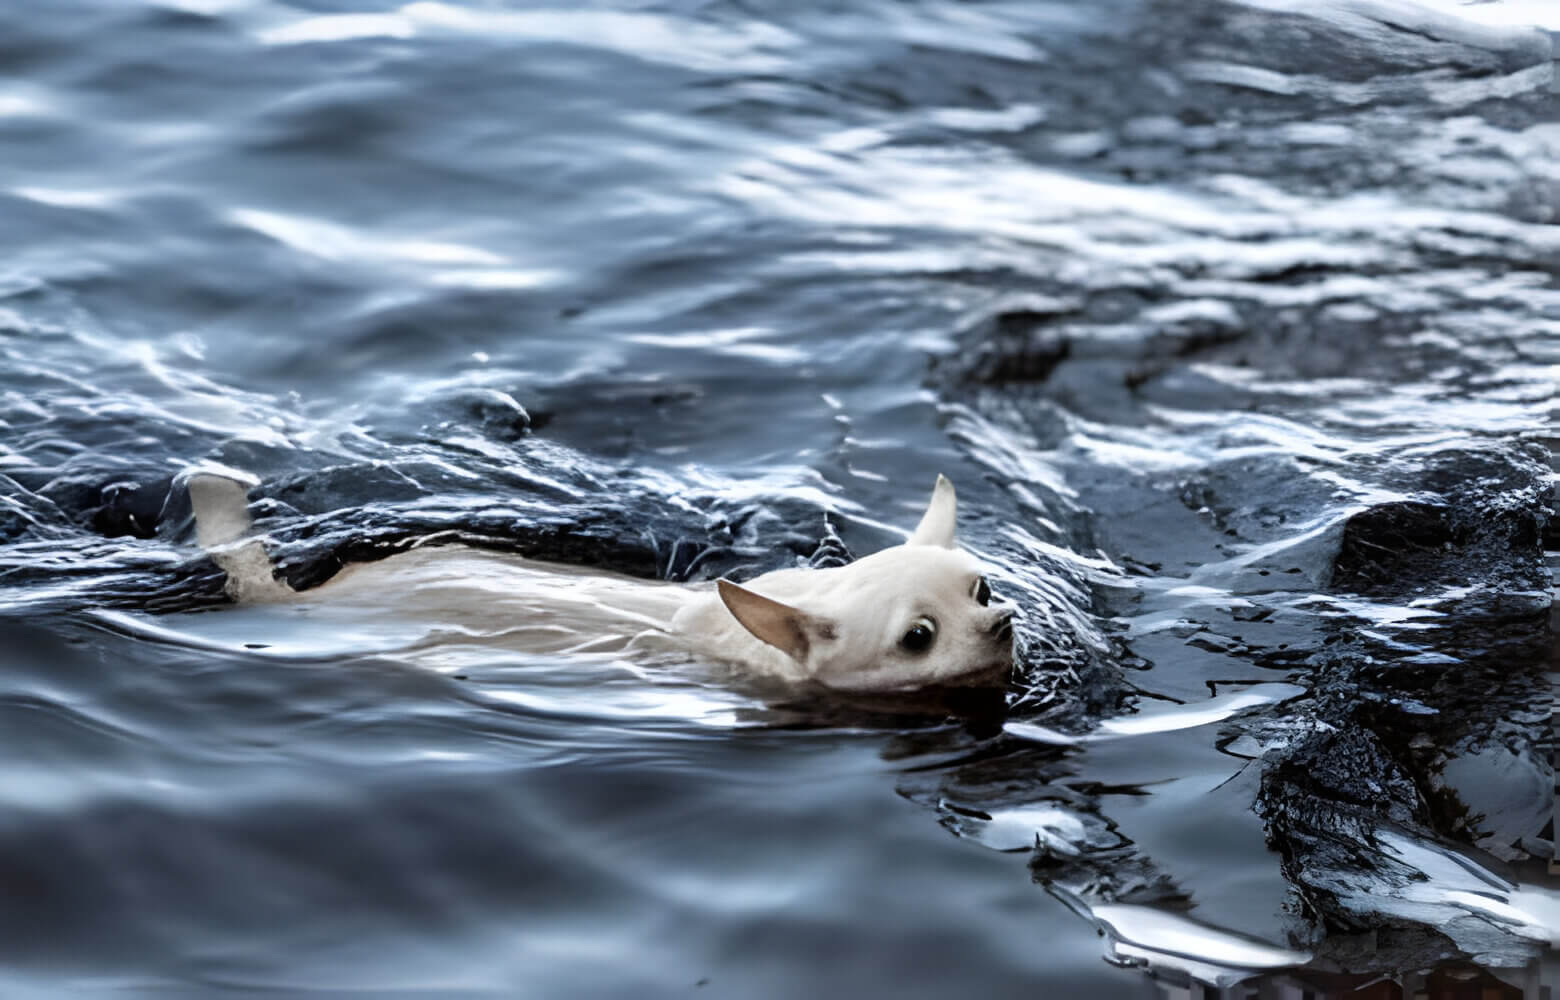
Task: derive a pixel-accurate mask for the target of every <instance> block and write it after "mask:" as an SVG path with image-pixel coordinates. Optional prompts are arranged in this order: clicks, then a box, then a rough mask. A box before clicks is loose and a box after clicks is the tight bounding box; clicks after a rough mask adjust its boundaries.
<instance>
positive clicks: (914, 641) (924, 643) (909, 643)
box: [899, 615, 937, 653]
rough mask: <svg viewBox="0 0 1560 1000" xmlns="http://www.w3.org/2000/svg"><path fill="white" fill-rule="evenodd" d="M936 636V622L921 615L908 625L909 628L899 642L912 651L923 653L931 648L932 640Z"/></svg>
mask: <svg viewBox="0 0 1560 1000" xmlns="http://www.w3.org/2000/svg"><path fill="white" fill-rule="evenodd" d="M935 638H937V623H936V622H934V621H932V620H931V619H930V618H928V617H926V616H925V615H922V616H921V617H919V618H917V619H916V620H915V624H914V625H911V626H910V630H909V631H908V632H906V633H905V634H904V636H903V637H902V638H901V639H900V640H899V644H900V645H901V646H903V647H905V648H906V649H908V650H909V651H910V652H912V653H924V652H926V651H927V650H928V649H931V648H932V640H933V639H935Z"/></svg>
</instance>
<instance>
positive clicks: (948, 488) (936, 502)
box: [905, 475, 959, 549]
mask: <svg viewBox="0 0 1560 1000" xmlns="http://www.w3.org/2000/svg"><path fill="white" fill-rule="evenodd" d="M958 505H959V504H958V497H956V496H955V495H954V492H953V484H952V483H950V482H949V481H948V477H947V476H943V475H939V476H938V477H937V485H936V486H934V487H932V499H931V502H930V503H928V504H927V505H926V513H925V514H922V515H921V523H920V524H918V525H916V526H915V531H914V532H912V533H911V535H910V540H909V541H908V542H906V543H905V544H906V545H936V546H939V547H940V548H944V549H951V548H953V521H954V514H955V513H956V510H957V508H958Z"/></svg>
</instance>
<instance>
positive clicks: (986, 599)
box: [975, 577, 991, 607]
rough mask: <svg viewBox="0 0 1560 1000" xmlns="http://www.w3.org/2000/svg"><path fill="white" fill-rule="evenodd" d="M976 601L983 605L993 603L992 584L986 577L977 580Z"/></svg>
mask: <svg viewBox="0 0 1560 1000" xmlns="http://www.w3.org/2000/svg"><path fill="white" fill-rule="evenodd" d="M975 603H976V604H979V605H980V606H981V607H985V606H986V605H988V604H990V603H991V584H989V583H987V582H986V578H985V577H981V578H980V579H979V580H976V581H975Z"/></svg>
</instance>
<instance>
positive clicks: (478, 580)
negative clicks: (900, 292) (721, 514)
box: [185, 467, 1013, 693]
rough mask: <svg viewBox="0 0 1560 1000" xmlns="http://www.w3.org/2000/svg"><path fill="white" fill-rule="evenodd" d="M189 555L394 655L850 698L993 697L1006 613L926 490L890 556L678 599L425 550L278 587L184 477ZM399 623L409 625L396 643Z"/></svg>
mask: <svg viewBox="0 0 1560 1000" xmlns="http://www.w3.org/2000/svg"><path fill="white" fill-rule="evenodd" d="M185 479H186V483H187V485H188V487H189V492H190V499H191V502H192V505H193V507H194V510H195V520H196V534H197V540H198V541H199V543H200V545H201V546H202V547H203V548H204V549H206V551H207V552H208V553H209V554H210V555H211V556H212V558H213V559H214V560H215V561H216V562H217V564H218V565H219V566H220V567H221V568H222V569H223V570H225V571H226V573H227V582H226V588H227V592H228V594H229V595H230V596H231V597H233V599H234V600H235V601H237V602H239V603H247V604H266V603H270V604H277V603H286V604H292V605H296V606H298V608H299V610H300V611H305V612H309V613H312V614H314V615H315V616H316V617H320V618H323V619H325V620H326V621H327V622H332V623H334V622H339V623H342V625H343V626H346V625H348V624H350V627H351V628H352V629H353V631H354V632H356V633H360V634H364V635H371V634H376V630H377V634H379V635H380V636H381V637H382V636H384V635H388V634H392V633H394V634H403V635H408V636H410V641H409V643H408V644H407V646H406V648H407V649H412V648H413V647H415V648H416V649H419V650H421V651H423V652H424V653H426V652H428V651H429V650H430V649H434V648H436V647H437V646H438V644H439V643H441V642H460V643H471V642H479V643H491V644H495V645H500V646H503V647H504V648H508V649H514V650H520V651H530V652H537V653H609V654H614V655H634V654H638V653H642V652H643V653H650V652H655V653H661V652H680V653H682V654H684V655H686V654H692V655H693V656H695V657H700V658H704V659H708V660H715V661H720V662H724V663H728V664H732V665H734V666H736V667H737V668H739V669H741V670H744V671H747V672H749V673H752V674H755V675H761V676H766V677H770V678H775V679H779V680H782V681H786V682H793V683H808V682H810V683H816V684H819V685H822V686H824V687H826V688H830V689H834V690H838V691H844V692H855V693H867V692H888V691H905V690H913V689H917V688H923V687H928V686H944V685H947V686H969V685H990V684H996V683H1000V682H1001V681H1002V680H1003V679H1004V678H1005V677H1006V675H1007V673H1008V672H1009V671H1010V670H1011V668H1012V665H1013V610H1012V608H1011V607H1010V606H1008V605H1006V604H1005V603H1003V602H1000V601H997V600H994V599H993V596H992V593H991V587H990V586H989V584H988V583H987V581H986V578H985V576H984V575H983V573H982V571H981V565H980V563H979V561H978V560H977V559H976V558H975V557H974V556H972V555H970V554H969V553H968V552H966V551H964V550H962V549H960V548H958V547H957V546H956V545H955V543H954V517H955V512H956V508H957V500H956V497H955V495H954V489H953V484H952V483H950V482H949V481H948V480H947V479H946V478H945V477H943V476H938V477H937V484H936V486H935V487H934V489H933V491H932V497H931V501H930V503H928V505H927V508H926V512H925V513H924V514H923V515H922V517H921V520H920V523H919V524H918V525H917V526H916V528H915V531H913V532H912V533H911V534H910V537H909V539H908V540H907V541H905V542H904V544H902V545H896V546H892V547H890V548H887V549H884V550H883V551H881V552H876V553H874V554H872V555H869V556H866V557H864V558H861V559H858V560H856V561H855V562H852V563H849V564H847V565H844V566H839V567H833V568H828V569H804V568H796V569H782V570H776V571H774V572H770V573H765V574H764V575H762V576H759V577H756V578H754V579H752V580H750V581H748V582H747V583H746V584H737V583H734V582H732V581H730V580H725V579H721V580H717V581H715V584H714V585H713V586H710V585H709V584H702V585H700V584H694V585H683V584H675V583H665V582H651V581H645V580H639V579H634V578H631V577H627V576H623V575H620V574H614V573H605V572H601V571H599V570H593V569H585V568H581V567H575V566H566V565H562V564H556V563H547V562H541V561H537V560H532V559H527V558H523V557H520V556H514V555H507V554H501V553H494V552H489V551H486V550H480V549H474V548H470V547H467V546H461V545H424V546H421V547H415V548H413V549H412V550H410V551H407V552H402V553H398V554H396V555H392V556H389V557H387V558H385V559H382V560H379V561H377V562H369V563H357V564H353V565H349V566H347V567H345V568H344V569H342V570H341V571H340V572H338V573H337V574H336V575H335V576H333V577H332V578H330V579H329V580H327V581H325V582H324V583H323V584H321V585H319V586H318V587H315V588H312V589H309V590H305V591H294V590H293V589H292V588H291V587H289V586H288V585H287V584H286V583H283V582H281V581H279V580H278V579H277V578H276V576H275V574H274V572H273V568H272V565H271V562H270V559H269V557H268V556H267V554H266V552H265V548H264V545H263V540H262V539H259V538H254V537H250V520H249V515H248V508H247V491H248V489H249V488H250V487H251V486H253V485H255V481H254V480H253V479H252V478H249V477H245V476H244V474H242V473H237V472H234V471H233V470H226V469H215V470H214V469H212V468H210V467H208V468H203V469H197V470H194V471H193V472H191V473H190V474H188V475H187V476H186V477H185ZM408 623H420V624H419V627H417V628H415V629H413V630H412V631H411V632H408V631H407V629H408Z"/></svg>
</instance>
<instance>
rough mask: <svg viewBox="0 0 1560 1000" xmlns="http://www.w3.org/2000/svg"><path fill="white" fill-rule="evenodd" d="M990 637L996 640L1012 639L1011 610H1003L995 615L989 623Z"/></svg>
mask: <svg viewBox="0 0 1560 1000" xmlns="http://www.w3.org/2000/svg"><path fill="white" fill-rule="evenodd" d="M991 637H992V638H993V639H995V640H997V641H998V642H1011V641H1012V640H1013V610H1012V609H1011V608H1009V609H1007V610H1005V611H1003V612H1002V613H1001V614H999V615H998V616H997V619H996V621H994V622H993V623H992V625H991Z"/></svg>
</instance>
